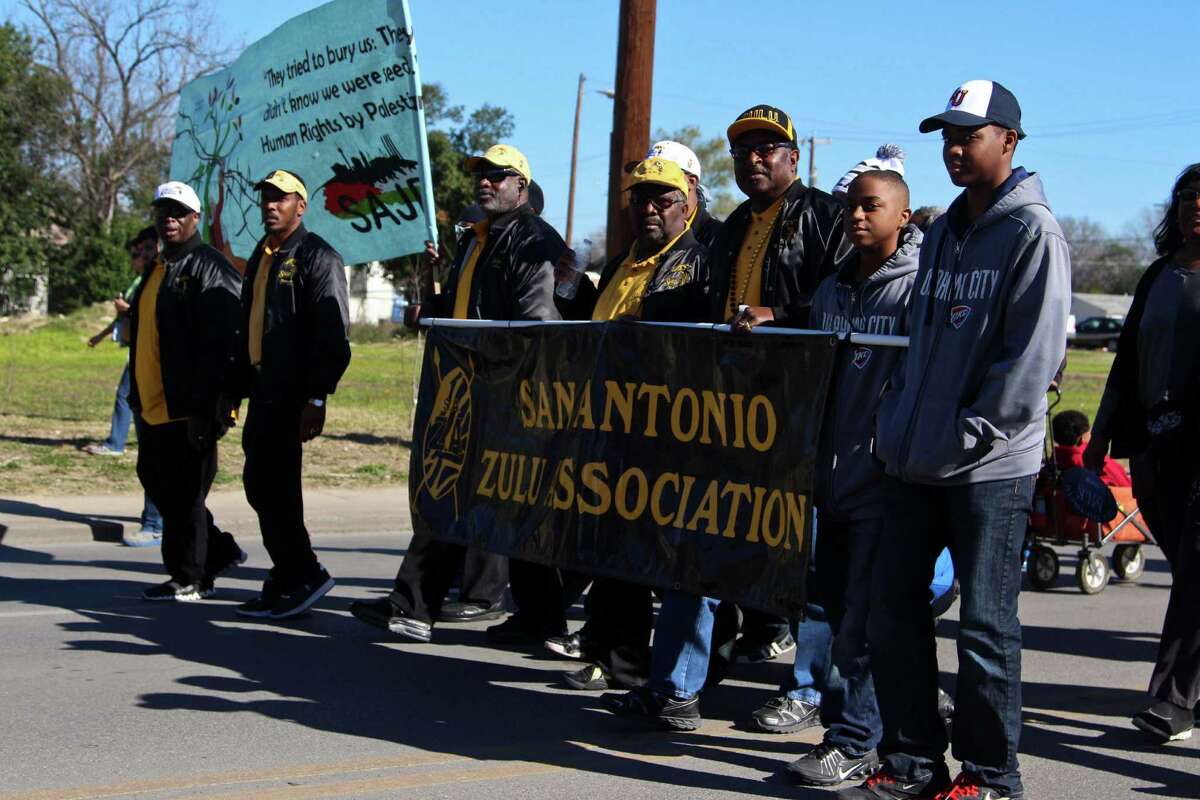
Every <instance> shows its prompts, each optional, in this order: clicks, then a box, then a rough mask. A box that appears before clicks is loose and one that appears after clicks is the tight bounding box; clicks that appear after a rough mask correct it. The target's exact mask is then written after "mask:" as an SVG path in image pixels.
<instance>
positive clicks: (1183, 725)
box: [1133, 700, 1196, 744]
mask: <svg viewBox="0 0 1200 800" xmlns="http://www.w3.org/2000/svg"><path fill="white" fill-rule="evenodd" d="M1133 724H1134V726H1135V727H1137V728H1138V729H1139V730H1143V731H1145V732H1146V733H1148V734H1150V735H1151V736H1153V737H1154V738H1155V739H1158V740H1159V741H1160V742H1162V743H1164V744H1165V743H1167V742H1179V741H1182V740H1184V739H1188V738H1191V735H1192V728H1194V727H1196V715H1195V714H1194V713H1193V712H1192V711H1189V710H1188V709H1186V708H1181V707H1180V706H1177V705H1175V704H1174V703H1171V702H1168V701H1166V700H1157V701H1155V702H1154V703H1153V704H1152V705H1151V706H1150V707H1149V708H1147V709H1146V710H1145V711H1143V712H1142V713H1140V714H1138V715H1137V716H1136V717H1134V718H1133Z"/></svg>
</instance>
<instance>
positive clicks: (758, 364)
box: [409, 322, 835, 616]
mask: <svg viewBox="0 0 1200 800" xmlns="http://www.w3.org/2000/svg"><path fill="white" fill-rule="evenodd" d="M834 352H835V340H834V339H833V337H831V336H828V335H825V334H815V333H814V334H786V335H785V334H770V333H755V334H751V335H733V334H731V333H729V332H728V331H721V330H714V329H710V328H675V327H665V326H655V325H645V324H640V323H634V322H607V323H588V324H574V325H567V324H543V325H535V326H530V327H520V326H513V327H509V326H507V325H505V324H504V323H497V324H495V325H493V326H488V327H457V326H449V325H438V324H436V323H435V324H434V325H433V327H431V328H430V329H429V335H428V338H427V340H426V345H425V357H424V364H423V367H422V371H421V387H420V394H419V400H418V403H417V415H416V424H415V426H414V429H413V440H414V441H413V453H412V463H411V466H410V470H409V476H410V477H409V499H410V505H411V509H412V515H413V527H414V530H416V531H418V532H421V531H424V532H428V533H430V534H432V535H434V536H436V537H437V538H439V539H445V540H449V541H455V542H460V543H463V544H470V543H474V544H476V545H478V546H480V547H482V548H483V549H485V550H489V551H493V552H497V553H504V554H506V555H510V556H514V557H517V558H522V559H526V560H529V561H536V562H540V563H543V564H550V565H553V566H557V567H560V568H562V569H568V570H577V571H580V572H585V573H590V574H595V575H606V576H610V577H617V578H623V579H627V580H630V581H634V582H637V583H644V584H649V585H652V586H664V587H671V588H676V589H681V590H683V591H687V592H692V593H696V594H702V595H708V596H714V597H719V598H722V599H726V600H732V601H735V602H737V603H739V604H743V605H746V606H749V607H753V608H759V609H763V610H767V611H774V612H777V613H781V614H784V615H785V616H797V615H798V614H799V613H800V612H801V610H802V608H803V606H804V601H805V578H806V571H807V565H808V557H809V549H810V542H811V540H812V538H811V528H812V513H811V492H812V483H813V464H814V461H815V458H816V452H817V441H818V434H819V428H820V421H821V415H822V411H823V408H824V402H825V396H826V392H827V390H828V387H829V380H830V375H831V372H832V367H833V356H834Z"/></svg>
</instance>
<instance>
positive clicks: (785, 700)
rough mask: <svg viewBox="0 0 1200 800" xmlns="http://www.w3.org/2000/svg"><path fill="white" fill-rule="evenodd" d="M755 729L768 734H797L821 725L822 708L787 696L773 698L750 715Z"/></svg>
mask: <svg viewBox="0 0 1200 800" xmlns="http://www.w3.org/2000/svg"><path fill="white" fill-rule="evenodd" d="M750 718H751V719H752V720H753V721H754V725H755V727H757V728H758V729H759V730H760V731H766V732H767V733H795V732H796V731H802V730H804V729H805V728H814V727H816V726H817V725H820V724H821V707H820V706H818V705H816V704H815V703H810V702H808V701H807V700H793V699H792V698H790V697H788V696H787V695H786V694H785V695H780V696H779V697H772V698H771V699H770V700H768V701H767V702H766V703H765V704H764V705H763V707H762V708H760V709H758V710H757V711H755V712H754V713H753V714H751V715H750Z"/></svg>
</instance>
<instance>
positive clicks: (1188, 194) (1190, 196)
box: [1175, 189, 1200, 203]
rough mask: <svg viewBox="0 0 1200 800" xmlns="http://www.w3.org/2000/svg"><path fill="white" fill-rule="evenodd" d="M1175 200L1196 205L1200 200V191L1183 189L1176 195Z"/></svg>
mask: <svg viewBox="0 0 1200 800" xmlns="http://www.w3.org/2000/svg"><path fill="white" fill-rule="evenodd" d="M1175 199H1176V200H1178V201H1179V202H1181V203H1195V202H1196V201H1197V200H1200V189H1182V190H1180V191H1178V192H1176V193H1175Z"/></svg>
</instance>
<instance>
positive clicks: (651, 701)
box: [601, 687, 701, 731]
mask: <svg viewBox="0 0 1200 800" xmlns="http://www.w3.org/2000/svg"><path fill="white" fill-rule="evenodd" d="M601 700H602V701H603V703H604V706H605V708H607V709H608V710H609V711H611V712H612V713H614V714H616V715H617V716H621V717H628V718H630V719H637V720H640V721H642V722H646V723H649V724H651V725H653V726H654V727H656V728H663V729H665V730H669V731H694V730H696V728H698V727H700V721H701V720H700V698H699V697H693V698H691V699H690V700H676V699H675V698H673V697H664V696H662V695H660V694H657V693H656V692H654V691H652V690H651V689H649V688H648V687H642V688H641V689H633V690H632V691H629V692H626V693H625V694H606V695H604V697H603V698H601Z"/></svg>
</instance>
